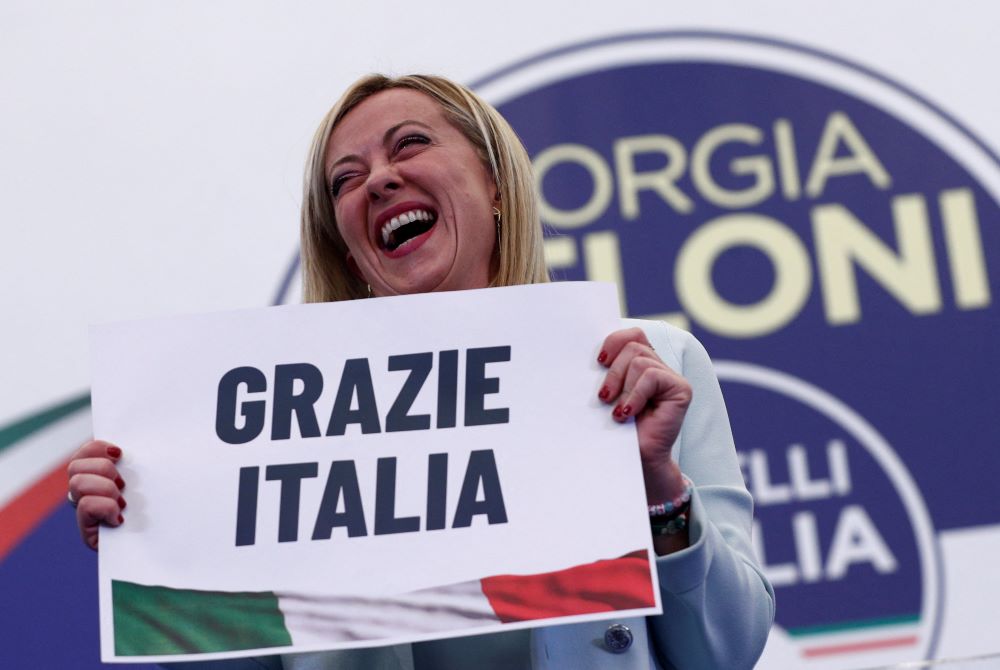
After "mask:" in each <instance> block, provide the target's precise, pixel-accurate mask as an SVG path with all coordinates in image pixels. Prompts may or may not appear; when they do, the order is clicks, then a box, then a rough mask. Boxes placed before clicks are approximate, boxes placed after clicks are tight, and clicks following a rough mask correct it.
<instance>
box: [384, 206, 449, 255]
mask: <svg viewBox="0 0 1000 670" xmlns="http://www.w3.org/2000/svg"><path fill="white" fill-rule="evenodd" d="M436 222H437V214H435V213H434V212H433V211H431V210H428V209H411V210H410V211H408V212H402V213H401V214H399V215H397V216H394V217H392V218H391V219H390V220H388V221H386V222H385V224H384V225H383V226H382V246H383V247H385V249H386V250H388V251H395V250H396V249H398V248H400V247H401V246H403V245H404V244H406V243H407V242H409V241H410V240H412V239H413V238H415V237H417V236H419V235H422V234H424V233H426V232H427V231H428V230H430V229H431V228H432V227H433V226H434V224H435V223H436Z"/></svg>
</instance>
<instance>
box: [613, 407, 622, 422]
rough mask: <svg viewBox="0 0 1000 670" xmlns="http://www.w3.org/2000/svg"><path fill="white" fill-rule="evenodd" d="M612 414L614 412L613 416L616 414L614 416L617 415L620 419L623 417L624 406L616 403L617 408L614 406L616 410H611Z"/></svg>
mask: <svg viewBox="0 0 1000 670" xmlns="http://www.w3.org/2000/svg"><path fill="white" fill-rule="evenodd" d="M611 414H612V415H613V416H614V417H615V418H616V419H620V418H622V416H623V415H622V406H621V405H615V408H614V410H613V411H612V412H611Z"/></svg>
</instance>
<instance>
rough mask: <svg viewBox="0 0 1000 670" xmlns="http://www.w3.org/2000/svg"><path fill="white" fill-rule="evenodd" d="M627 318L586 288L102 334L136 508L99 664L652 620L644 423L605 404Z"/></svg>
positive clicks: (654, 598)
mask: <svg viewBox="0 0 1000 670" xmlns="http://www.w3.org/2000/svg"><path fill="white" fill-rule="evenodd" d="M618 314H619V311H618V302H617V296H616V290H615V288H614V287H613V286H612V285H610V284H601V283H590V282H579V283H562V284H545V285H534V286H518V287H508V288H495V289H483V290H476V291H460V292H450V293H441V294H425V295H414V296H401V297H388V298H375V299H369V300H357V301H347V302H340V303H325V304H309V305H294V306H281V307H272V308H265V309H255V310H245V311H233V312H225V313H214V314H203V315H195V316H182V317H176V318H165V319H157V320H146V321H136V322H128V323H115V324H108V325H100V326H95V327H93V328H92V332H91V338H92V352H93V375H94V379H93V391H92V398H93V421H94V434H95V436H97V437H99V438H101V439H106V440H109V441H111V442H114V443H115V444H118V445H120V446H121V447H122V448H123V450H124V456H123V457H122V459H121V462H120V464H119V467H120V470H121V472H122V475H123V477H124V479H125V481H126V482H127V488H126V489H125V495H126V497H127V499H128V507H127V509H126V510H125V511H124V516H125V523H124V524H123V525H122V526H120V527H118V528H105V529H102V531H101V540H100V542H101V551H100V560H99V591H100V617H101V653H102V658H103V659H104V660H105V661H111V662H128V661H137V660H144V661H171V660H181V659H191V658H201V659H211V658H228V657H240V656H252V655H261V654H275V653H285V652H304V651H318V650H328V649H348V648H355V647H370V646H377V645H384V644H393V643H400V642H407V641H417V640H426V639H434V638H445V637H453V636H459V635H469V634H474V633H475V634H478V633H486V632H494V631H501V630H510V629H517V628H527V627H534V626H542V625H550V624H554V623H571V622H579V621H587V620H595V619H602V618H609V617H620V616H622V615H646V614H654V613H658V612H660V611H661V610H660V600H659V594H658V590H657V589H656V588H655V584H656V578H655V575H654V573H653V569H654V566H653V564H652V561H651V557H652V556H653V554H652V546H651V538H650V534H649V527H648V521H647V519H646V513H645V495H644V493H643V491H644V488H643V483H642V472H641V466H640V462H639V457H638V449H637V448H636V446H637V445H636V437H635V431H634V428H633V427H632V426H631V425H620V424H618V423H616V422H614V421H613V420H612V418H611V413H610V411H609V409H608V407H607V406H606V405H604V404H603V403H601V402H600V401H599V400H598V398H597V389H598V388H599V387H600V383H601V380H602V378H603V374H604V371H603V368H601V366H600V365H598V363H597V362H596V358H597V353H598V351H599V348H600V345H601V342H602V341H603V339H604V338H605V337H606V336H607V335H608V334H609V333H610V332H612V331H614V330H616V329H618V328H619V327H620V325H619V319H618ZM580 491H586V492H587V495H585V496H581V495H579V492H580ZM570 512H571V514H572V517H573V518H576V519H580V518H583V519H587V527H588V529H590V530H589V531H588V532H587V533H581V532H579V526H578V525H577V524H573V523H567V515H568V514H569V513H570Z"/></svg>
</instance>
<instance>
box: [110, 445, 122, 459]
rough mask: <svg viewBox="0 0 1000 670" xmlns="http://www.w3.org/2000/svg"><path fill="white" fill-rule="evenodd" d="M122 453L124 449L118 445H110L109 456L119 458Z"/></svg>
mask: <svg viewBox="0 0 1000 670" xmlns="http://www.w3.org/2000/svg"><path fill="white" fill-rule="evenodd" d="M121 455H122V450H121V449H119V448H118V447H108V456H110V457H111V458H118V457H119V456H121Z"/></svg>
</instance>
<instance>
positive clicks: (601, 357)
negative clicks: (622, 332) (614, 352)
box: [597, 351, 608, 363]
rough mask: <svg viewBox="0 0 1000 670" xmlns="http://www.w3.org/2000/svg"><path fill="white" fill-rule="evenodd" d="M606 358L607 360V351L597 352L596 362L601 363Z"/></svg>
mask: <svg viewBox="0 0 1000 670" xmlns="http://www.w3.org/2000/svg"><path fill="white" fill-rule="evenodd" d="M606 360H608V352H606V351H602V352H601V353H599V354H597V362H598V363H603V362H604V361H606Z"/></svg>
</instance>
